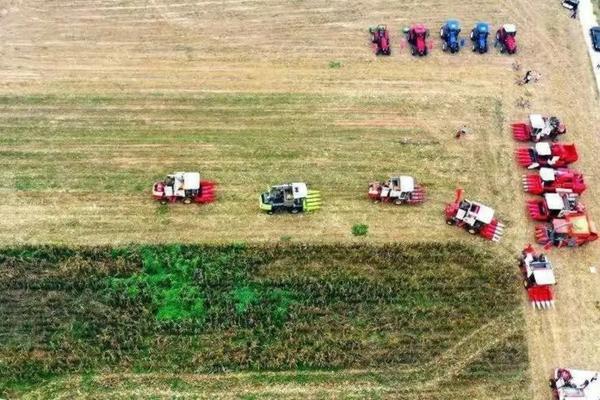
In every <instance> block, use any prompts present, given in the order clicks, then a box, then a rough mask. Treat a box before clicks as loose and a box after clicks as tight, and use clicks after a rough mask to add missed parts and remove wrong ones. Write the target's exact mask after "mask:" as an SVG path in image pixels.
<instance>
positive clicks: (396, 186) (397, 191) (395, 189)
mask: <svg viewBox="0 0 600 400" xmlns="http://www.w3.org/2000/svg"><path fill="white" fill-rule="evenodd" d="M369 198H370V199H371V200H373V201H381V202H382V203H394V204H420V203H423V202H424V201H425V189H423V187H421V186H420V185H418V184H416V183H415V178H413V177H412V176H405V175H401V176H392V177H391V178H390V179H388V181H387V182H371V183H369Z"/></svg>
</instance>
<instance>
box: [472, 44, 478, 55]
mask: <svg viewBox="0 0 600 400" xmlns="http://www.w3.org/2000/svg"><path fill="white" fill-rule="evenodd" d="M472 50H473V53H475V52H476V51H477V46H475V44H473V48H472Z"/></svg>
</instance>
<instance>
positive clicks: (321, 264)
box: [0, 243, 528, 399]
mask: <svg viewBox="0 0 600 400" xmlns="http://www.w3.org/2000/svg"><path fill="white" fill-rule="evenodd" d="M500 254H501V253H500ZM500 254H499V253H497V252H486V251H483V250H480V249H479V248H478V247H476V246H468V245H463V244H457V243H454V244H452V243H451V244H446V245H438V244H430V245H419V246H415V245H407V246H402V245H394V246H385V247H372V246H364V245H362V246H354V247H345V246H329V245H327V246H306V245H304V246H293V245H292V246H275V247H250V248H248V247H246V246H242V245H233V246H228V247H206V246H205V247H199V246H191V247H182V246H173V245H171V246H168V247H141V248H140V247H129V248H116V249H115V248H113V249H112V250H111V249H108V248H85V249H67V248H55V247H45V248H17V249H6V250H4V251H3V252H2V253H1V254H0V262H1V263H2V264H3V266H4V268H2V269H1V270H0V278H1V279H0V282H1V283H0V289H1V290H0V293H1V295H0V300H1V301H0V313H1V314H2V315H3V322H4V323H3V325H2V327H1V330H0V349H1V350H0V368H1V370H2V374H3V376H4V377H5V378H6V381H5V382H4V384H3V386H0V390H4V391H5V392H6V393H8V394H9V395H10V396H12V395H23V397H25V398H71V397H72V396H74V395H75V393H78V395H77V396H78V397H80V396H81V397H86V398H97V397H98V396H107V397H114V398H128V397H130V396H135V397H142V398H146V397H147V396H149V395H159V396H161V397H169V398H173V397H177V396H182V397H189V398H196V397H197V396H201V397H203V398H219V397H224V398H237V397H239V396H241V395H245V396H247V398H255V397H253V396H258V397H277V398H296V397H297V396H298V395H300V393H303V394H306V395H308V396H309V397H311V398H321V397H328V396H331V395H340V396H352V397H365V396H366V397H373V398H378V397H381V396H384V397H387V396H396V397H401V398H402V397H405V396H407V395H408V394H411V396H417V397H418V398H428V399H449V398H456V396H461V397H462V396H467V395H468V396H469V397H470V398H481V399H484V398H486V399H490V398H498V399H500V398H510V399H525V398H527V396H526V393H527V386H526V382H527V381H528V377H527V374H526V365H527V351H526V344H525V337H524V330H523V320H522V312H521V309H520V301H519V298H518V296H517V295H516V293H518V291H519V288H518V286H519V285H518V283H517V282H515V280H514V270H513V265H512V263H511V262H509V261H503V262H500V263H498V262H497V257H498V255H500ZM365 266H368V268H365ZM432 322H434V323H433V324H432ZM224 371H230V373H229V374H228V375H222V374H215V373H216V372H224ZM292 371H295V372H292ZM211 373H212V374H211ZM69 374H71V375H69ZM121 374H123V375H122V376H121ZM136 374H137V375H136ZM78 391H79V392H78Z"/></svg>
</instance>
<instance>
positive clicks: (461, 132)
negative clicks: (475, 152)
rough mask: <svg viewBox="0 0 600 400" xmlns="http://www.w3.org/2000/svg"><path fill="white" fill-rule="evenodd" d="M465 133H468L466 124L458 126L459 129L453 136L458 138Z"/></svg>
mask: <svg viewBox="0 0 600 400" xmlns="http://www.w3.org/2000/svg"><path fill="white" fill-rule="evenodd" d="M467 133H469V131H468V129H467V126H466V125H463V126H462V128H460V129H459V130H457V131H456V134H455V135H454V137H455V138H456V139H460V137H461V136H465V135H466V134H467Z"/></svg>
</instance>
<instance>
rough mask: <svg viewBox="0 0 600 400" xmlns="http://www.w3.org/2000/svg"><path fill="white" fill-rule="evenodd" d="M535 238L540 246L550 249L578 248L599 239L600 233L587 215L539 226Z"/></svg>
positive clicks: (559, 219)
mask: <svg viewBox="0 0 600 400" xmlns="http://www.w3.org/2000/svg"><path fill="white" fill-rule="evenodd" d="M535 237H536V240H537V242H538V244H541V245H543V246H544V247H546V248H548V247H551V246H555V247H577V246H582V245H584V244H586V243H587V242H592V241H594V240H597V239H598V231H597V230H596V226H595V225H594V223H593V222H592V221H590V220H589V218H588V216H587V215H586V214H577V215H567V216H565V217H564V218H555V219H553V220H552V222H551V223H549V224H544V225H537V226H536V227H535Z"/></svg>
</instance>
